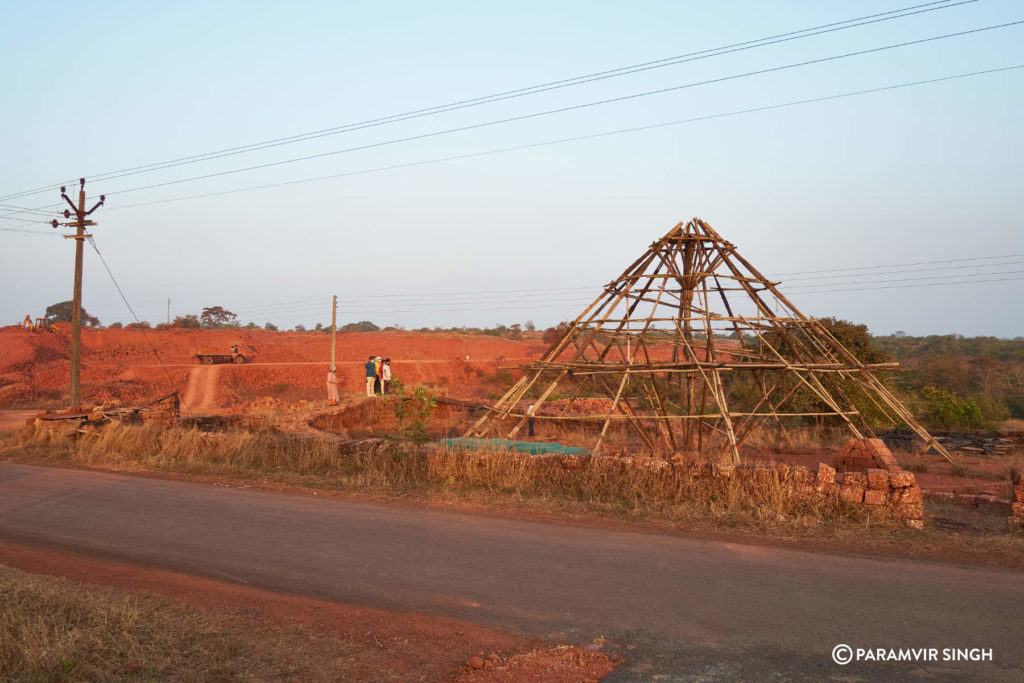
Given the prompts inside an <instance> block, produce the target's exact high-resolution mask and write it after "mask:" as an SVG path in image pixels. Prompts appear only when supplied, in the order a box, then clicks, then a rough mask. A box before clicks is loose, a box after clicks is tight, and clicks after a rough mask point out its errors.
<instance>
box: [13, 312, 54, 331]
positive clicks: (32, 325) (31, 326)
mask: <svg viewBox="0 0 1024 683" xmlns="http://www.w3.org/2000/svg"><path fill="white" fill-rule="evenodd" d="M21 326H22V328H24V329H25V330H26V331H28V332H50V333H54V332H56V331H57V323H55V322H53V321H52V320H50V319H49V318H36V319H35V322H33V321H32V316H31V315H26V316H25V319H24V320H23V321H21Z"/></svg>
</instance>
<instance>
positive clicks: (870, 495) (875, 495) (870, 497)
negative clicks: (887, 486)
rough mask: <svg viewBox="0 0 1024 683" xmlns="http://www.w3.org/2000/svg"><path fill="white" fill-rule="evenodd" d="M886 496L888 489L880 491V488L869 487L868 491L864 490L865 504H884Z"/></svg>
mask: <svg viewBox="0 0 1024 683" xmlns="http://www.w3.org/2000/svg"><path fill="white" fill-rule="evenodd" d="M886 496H887V492H886V491H880V490H878V489H868V490H867V491H865V492H864V504H865V505H884V504H885V499H886Z"/></svg>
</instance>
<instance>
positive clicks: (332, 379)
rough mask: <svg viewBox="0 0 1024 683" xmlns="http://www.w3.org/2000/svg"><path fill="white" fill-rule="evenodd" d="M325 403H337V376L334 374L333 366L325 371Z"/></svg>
mask: <svg viewBox="0 0 1024 683" xmlns="http://www.w3.org/2000/svg"><path fill="white" fill-rule="evenodd" d="M327 405H329V406H336V405H338V376H337V375H336V374H334V366H333V365H332V366H331V369H330V370H328V371H327Z"/></svg>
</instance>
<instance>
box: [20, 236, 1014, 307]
mask: <svg viewBox="0 0 1024 683" xmlns="http://www.w3.org/2000/svg"><path fill="white" fill-rule="evenodd" d="M40 234H45V233H40ZM1021 257H1024V255H1021V254H1005V255H998V256H973V257H969V258H959V259H938V260H932V261H915V262H911V263H894V264H887V265H874V266H854V267H845V268H831V269H827V270H810V271H795V272H792V273H789V274H792V275H799V274H803V273H822V272H838V271H858V270H872V269H879V268H885V269H891V268H899V267H901V266H917V265H923V264H932V265H934V264H949V263H963V262H965V261H991V260H994V259H1010V258H1018V259H1019V258H1021ZM1018 263H1021V261H1019V260H1017V261H1008V262H1006V263H994V264H993V263H979V264H975V265H970V266H955V267H945V266H943V267H932V268H922V269H917V270H907V271H904V272H929V271H937V270H955V269H962V268H989V267H993V266H997V267H998V266H1006V265H1016V264H1018ZM897 272H898V271H897ZM888 274H895V273H885V272H878V273H865V274H848V275H842V276H835V277H854V278H865V277H877V276H879V275H888ZM990 274H993V273H959V274H952V275H948V276H945V277H949V278H963V277H972V276H983V275H990ZM833 277H834V276H831V275H828V276H818V277H812V278H806V279H808V280H824V279H832V278H833ZM794 280H797V278H792V279H787V280H785V281H784V282H783V284H782V289H784V290H785V291H787V292H788V291H795V290H799V289H801V288H804V290H805V291H803V292H802V293H810V292H809V291H807V290H809V289H811V288H816V287H835V286H846V285H854V284H875V283H877V282H887V281H877V280H873V281H865V282H849V283H825V282H818V283H814V284H807V285H795V286H789V283H790V282H793V281H794ZM603 288H604V285H601V284H595V285H582V286H570V287H545V288H518V289H498V290H474V291H473V293H466V292H465V291H464V290H460V289H458V288H451V289H448V290H445V291H436V292H416V293H409V292H406V293H387V294H349V295H346V296H344V297H343V301H344V302H347V303H357V304H363V305H364V308H354V307H349V308H347V309H346V307H345V304H344V303H343V304H342V307H341V308H342V309H343V310H350V311H351V310H371V309H366V308H365V306H366V305H375V306H378V307H386V306H388V305H390V302H389V301H388V300H390V299H401V300H402V304H400V305H404V304H405V303H406V302H408V301H429V300H430V299H431V298H437V297H446V298H447V300H448V302H449V303H450V301H451V298H452V297H453V296H455V297H457V300H458V301H464V300H467V299H468V300H472V301H473V302H479V303H484V301H483V300H493V299H515V298H516V297H515V296H513V295H522V296H524V297H526V298H523V299H522V301H523V302H524V303H525V302H529V301H533V300H535V299H534V298H533V297H532V296H529V295H547V294H550V293H552V292H554V293H562V294H565V295H569V294H570V293H572V292H595V291H599V290H601V289H603ZM823 291H832V290H823ZM325 301H326V300H325V299H324V297H312V298H306V299H291V300H287V301H278V302H271V303H265V304H257V305H253V306H242V307H237V306H230V307H229V308H230V309H231V310H232V312H234V313H236V314H239V316H240V317H249V316H252V315H264V316H265V315H286V314H291V313H303V312H310V313H311V312H314V311H316V310H318V309H320V308H321V307H323V306H325V305H326V303H325Z"/></svg>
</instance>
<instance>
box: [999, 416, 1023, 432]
mask: <svg viewBox="0 0 1024 683" xmlns="http://www.w3.org/2000/svg"><path fill="white" fill-rule="evenodd" d="M999 431H1001V432H1003V433H1005V434H1014V433H1019V432H1024V420H1017V419H1014V420H1006V421H1005V422H1002V423H1000V424H999Z"/></svg>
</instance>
